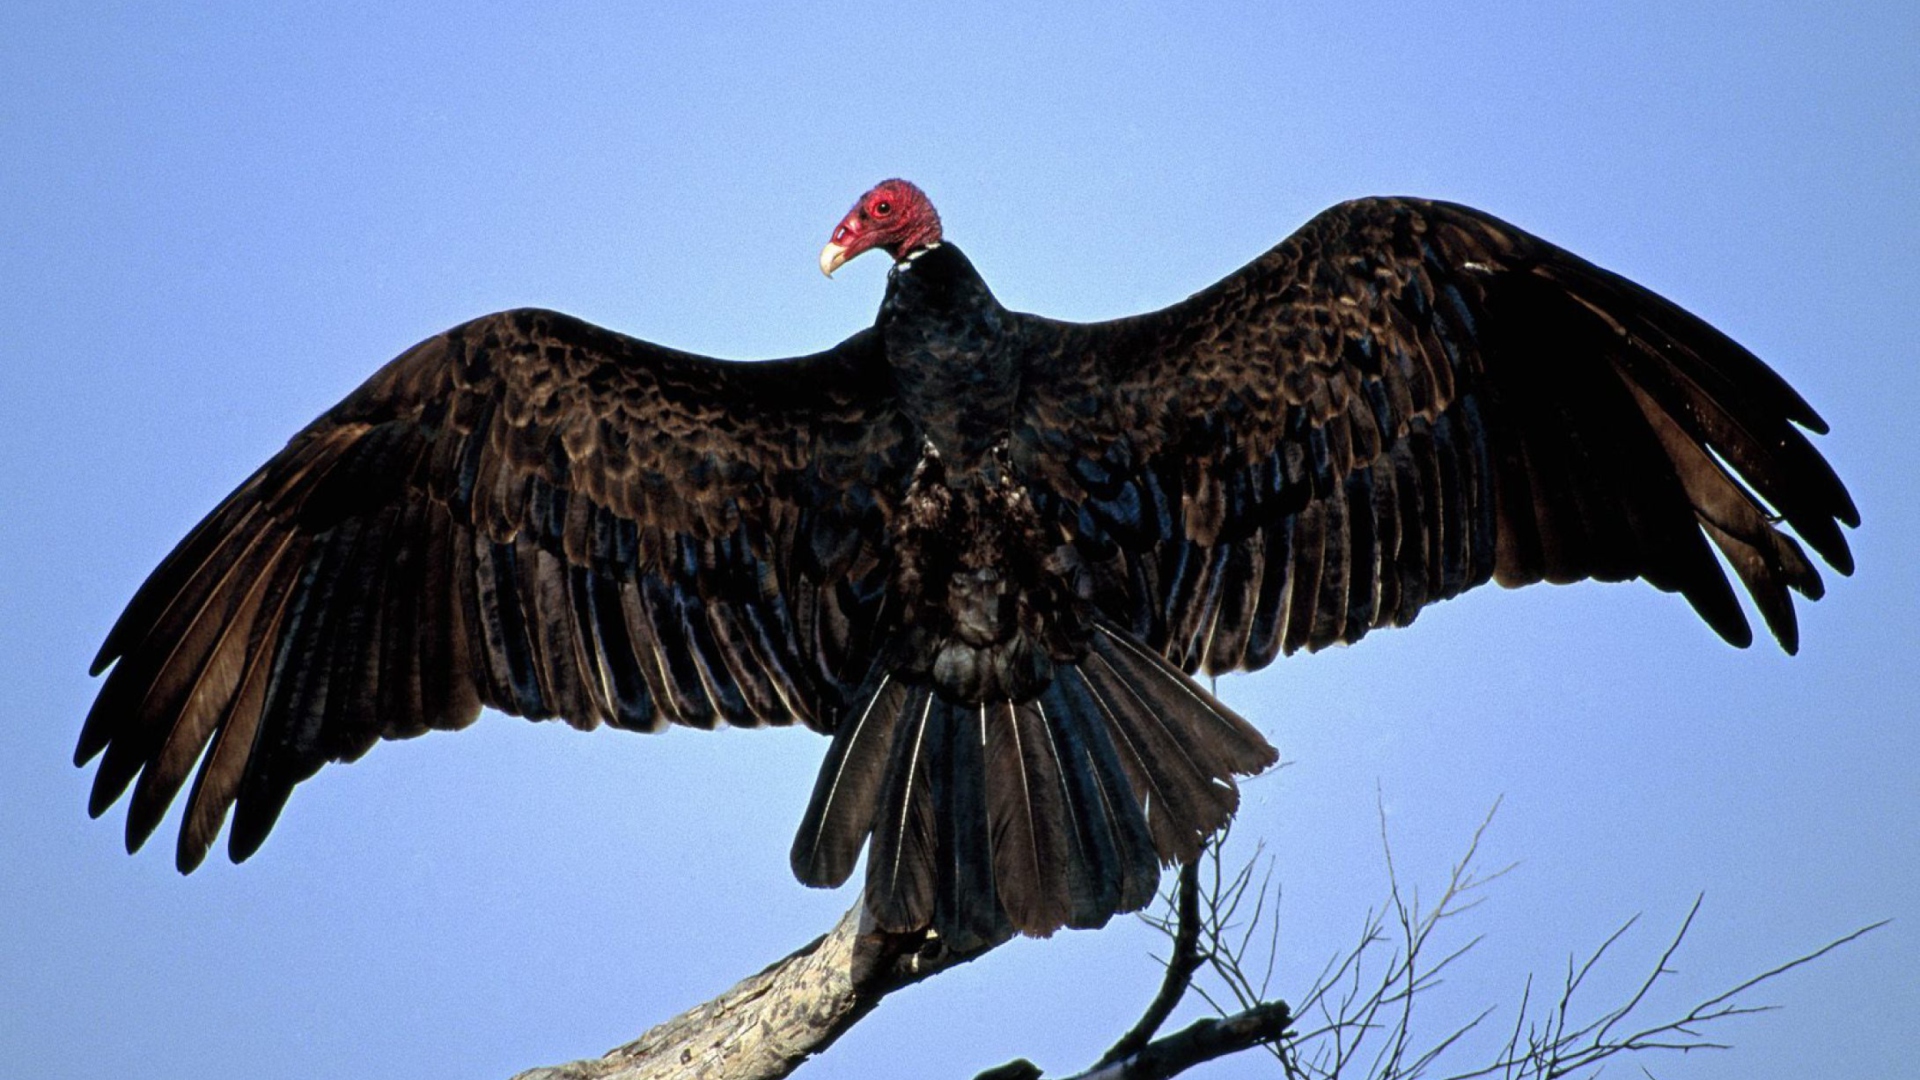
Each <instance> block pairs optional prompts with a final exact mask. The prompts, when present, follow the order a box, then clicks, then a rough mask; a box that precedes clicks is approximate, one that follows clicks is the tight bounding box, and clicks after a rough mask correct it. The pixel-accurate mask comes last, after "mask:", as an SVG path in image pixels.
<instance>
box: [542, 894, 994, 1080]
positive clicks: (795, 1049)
mask: <svg viewBox="0 0 1920 1080" xmlns="http://www.w3.org/2000/svg"><path fill="white" fill-rule="evenodd" d="M865 910H866V905H865V903H864V902H862V903H857V904H855V905H854V906H853V909H852V910H850V911H848V912H847V913H846V914H845V915H843V916H841V918H840V922H839V925H837V926H835V927H834V928H833V930H832V931H830V932H829V933H827V934H826V935H824V936H822V937H820V938H817V939H815V940H814V941H813V942H812V943H810V944H808V945H807V946H805V947H804V948H802V949H800V950H799V951H797V952H795V953H793V954H792V955H790V956H788V957H786V958H785V959H783V960H780V961H778V962H777V963H775V964H773V965H772V966H770V967H768V968H767V969H766V970H764V971H761V972H760V973H759V974H757V975H753V976H751V977H749V978H746V979H743V980H741V982H740V983H739V984H738V985H736V986H734V988H733V989H731V990H728V991H727V992H726V993H724V994H722V995H720V996H719V997H717V998H714V999H713V1000H712V1001H709V1002H707V1003H705V1004H703V1005H699V1006H696V1007H694V1008H692V1009H689V1010H687V1011H686V1012H684V1013H681V1014H680V1015H679V1016H676V1017H674V1018H673V1019H671V1020H668V1021H666V1022H665V1023H662V1024H659V1025H658V1026H656V1027H654V1028H653V1029H652V1030H650V1031H648V1032H647V1033H646V1034H645V1035H642V1036H640V1037H639V1038H638V1039H635V1040H634V1041H632V1042H630V1043H628V1044H626V1045H625V1046H621V1047H618V1048H616V1049H613V1050H610V1051H608V1052H607V1053H606V1054H605V1055H604V1056H602V1057H597V1058H588V1059H585V1060H581V1061H573V1062H569V1063H567V1064H565V1065H555V1066H550V1067H547V1068H540V1069H532V1070H529V1071H527V1072H524V1073H521V1074H520V1075H519V1076H517V1077H515V1078H514V1080H776V1078H778V1077H783V1076H786V1075H788V1074H789V1073H791V1072H793V1070H794V1069H796V1068H798V1067H799V1066H800V1064H801V1063H802V1062H804V1061H806V1060H807V1059H808V1058H809V1057H811V1056H813V1055H814V1054H817V1053H819V1052H820V1051H822V1050H825V1049H826V1048H827V1047H828V1046H830V1045H832V1043H833V1041H834V1040H835V1039H838V1038H839V1037H840V1036H841V1035H843V1034H845V1033H846V1032H847V1030H848V1029H849V1028H851V1027H853V1025H854V1024H856V1023H858V1022H859V1021H860V1019H861V1018H862V1017H864V1016H866V1015H867V1013H869V1012H871V1011H873V1008H874V1006H876V1005H878V1004H879V1003H880V1001H881V999H882V998H885V997H886V996H887V995H888V994H890V993H893V992H894V991H895V990H898V989H900V988H902V987H905V986H910V985H912V984H913V983H916V982H919V981H920V980H922V979H925V978H929V977H931V976H933V975H937V974H939V973H940V972H942V971H945V970H946V969H948V968H950V967H954V966H956V965H959V964H963V963H966V962H967V961H969V960H972V959H974V958H975V957H978V956H981V955H983V954H985V953H986V952H987V950H988V949H991V948H993V947H994V946H995V945H997V944H999V943H998V942H995V943H992V944H989V945H987V946H986V947H984V948H981V949H978V950H976V951H973V952H969V953H964V954H956V953H954V952H952V951H950V950H948V949H947V948H946V947H945V946H944V945H943V944H942V943H941V942H940V941H938V940H937V939H936V938H934V936H933V935H932V934H930V933H926V932H922V933H918V934H887V933H883V932H880V931H878V930H876V929H874V928H873V927H872V926H871V924H869V923H868V922H867V921H866V919H865V918H864V912H865Z"/></svg>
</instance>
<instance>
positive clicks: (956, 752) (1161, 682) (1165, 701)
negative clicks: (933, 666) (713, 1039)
mask: <svg viewBox="0 0 1920 1080" xmlns="http://www.w3.org/2000/svg"><path fill="white" fill-rule="evenodd" d="M856 700H857V701H859V704H857V705H856V707H855V708H854V709H853V710H852V711H851V712H850V713H849V718H848V720H847V722H846V723H844V724H843V725H842V726H841V728H840V730H839V731H837V732H836V733H835V736H834V745H833V747H832V749H831V750H829V751H828V754H827V758H826V761H825V763H824V764H823V766H822V768H821V773H820V779H819V780H818V781H817V782H816V784H815V786H814V794H813V800H812V802H811V803H810V804H809V806H808V809H807V816H806V818H805V820H804V821H803V822H802V824H801V827H800V832H799V835H798V837H797V838H796V840H795V843H794V851H793V864H794V872H795V873H796V875H798V876H799V878H800V880H802V881H803V882H806V883H807V884H810V885H829V886H830V885H838V884H839V883H841V882H842V881H844V880H845V879H846V878H847V876H848V875H849V874H850V873H851V872H852V868H853V863H854V861H855V859H856V858H857V856H858V853H859V849H860V846H861V844H862V842H863V841H864V840H865V839H866V838H867V836H868V835H869V834H871V836H872V838H873V843H872V847H871V849H870V850H869V853H868V860H867V879H866V903H867V909H868V912H869V913H870V914H871V915H872V917H873V918H874V920H875V922H876V923H877V924H878V925H879V926H881V927H882V928H883V929H887V930H891V931H897V932H908V931H914V930H919V929H922V928H925V927H928V926H931V927H933V928H934V929H935V930H937V931H938V932H939V933H940V934H941V936H942V937H944V938H946V939H948V940H949V941H950V942H951V943H953V944H954V945H955V947H960V948H964V947H967V946H968V945H970V944H973V943H978V942H985V941H990V940H997V939H999V938H1003V937H1005V936H1007V935H1008V934H1010V933H1012V932H1013V931H1016V930H1017V931H1019V932H1020V933H1024V934H1030V935H1035V936H1045V935H1047V934H1050V933H1052V932H1053V931H1054V930H1056V929H1058V928H1060V927H1062V926H1074V927H1091V926H1100V925H1103V924H1104V923H1106V921H1107V920H1108V919H1110V918H1111V917H1112V916H1113V915H1114V914H1115V913H1116V912H1124V911H1134V910H1137V909H1139V908H1142V907H1144V906H1146V905H1147V904H1148V903H1150V902H1152V900H1153V897H1154V893H1155V890H1156V889H1157V887H1158V884H1159V877H1160V869H1161V866H1162V865H1163V864H1173V863H1178V862H1184V861H1188V860H1191V859H1192V858H1193V857H1194V856H1195V855H1197V854H1198V852H1199V849H1200V845H1201V843H1202V842H1203V841H1204V840H1205V839H1206V837H1208V836H1209V835H1211V834H1212V833H1213V832H1214V831H1216V830H1217V829H1219V828H1220V827H1221V826H1222V825H1224V824H1225V823H1226V821H1227V819H1228V818H1229V817H1231V816H1232V814H1233V811H1234V809H1235V807H1236V806H1237V805H1238V803H1239V794H1238V791H1237V789H1236V787H1235V785H1234V776H1235V775H1250V774H1252V773H1255V772H1258V771H1260V770H1261V769H1263V768H1265V767H1267V766H1268V765H1271V764H1272V763H1273V762H1274V760H1275V759H1276V757H1277V755H1276V754H1275V752H1274V750H1273V748H1272V747H1271V746H1269V745H1268V744H1267V742H1266V740H1265V739H1264V738H1262V737H1261V736H1260V734H1259V732H1258V731H1257V730H1256V729H1255V728H1254V727H1253V726H1252V725H1250V724H1248V723H1247V722H1246V721H1245V720H1243V719H1241V718H1240V717H1239V716H1237V715H1236V714H1235V713H1234V712H1233V711H1232V710H1231V709H1229V708H1227V707H1226V706H1225V705H1223V704H1221V703H1220V702H1219V701H1218V700H1216V699H1215V698H1214V697H1213V696H1212V695H1211V694H1208V693H1207V692H1206V691H1204V690H1202V689H1201V688H1200V687H1198V686H1196V685H1195V684H1194V683H1193V682H1192V680H1191V679H1189V678H1188V677H1187V676H1186V675H1184V674H1182V673H1181V672H1180V671H1179V670H1178V669H1176V668H1174V667H1173V666H1172V665H1171V664H1168V663H1166V662H1165V661H1164V660H1163V659H1161V658H1159V657H1158V656H1157V655H1156V654H1154V653H1153V652H1152V651H1151V650H1150V649H1148V648H1146V647H1145V646H1143V645H1141V644H1139V643H1138V642H1137V641H1135V640H1133V639H1132V638H1130V637H1129V636H1127V635H1126V634H1125V633H1124V632H1123V631H1119V630H1116V629H1113V628H1110V627H1107V626H1105V625H1104V624H1103V625H1100V626H1098V627H1096V631H1095V635H1094V640H1093V642H1092V646H1091V649H1090V651H1089V652H1088V654H1087V655H1086V656H1085V657H1084V658H1083V659H1082V660H1081V661H1080V662H1079V663H1078V664H1063V665H1060V666H1058V667H1057V668H1056V670H1055V672H1054V678H1053V680H1052V682H1051V683H1050V684H1049V685H1047V686H1046V687H1045V688H1044V689H1043V690H1042V691H1041V692H1040V694H1039V695H1038V696H1037V697H1035V698H1034V699H1033V700H1031V701H1025V702H1012V701H1004V700H1003V701H997V702H987V703H984V704H963V703H959V702H955V701H950V700H948V699H946V698H944V697H943V696H941V695H940V694H939V693H938V692H936V691H935V690H934V689H933V688H932V687H930V686H928V685H926V684H925V683H916V682H909V681H907V680H906V679H905V678H904V677H902V676H899V675H898V674H892V675H883V676H880V677H878V678H877V679H876V680H875V682H874V684H873V688H872V689H871V690H870V691H868V692H867V694H866V696H865V698H864V699H859V698H856Z"/></svg>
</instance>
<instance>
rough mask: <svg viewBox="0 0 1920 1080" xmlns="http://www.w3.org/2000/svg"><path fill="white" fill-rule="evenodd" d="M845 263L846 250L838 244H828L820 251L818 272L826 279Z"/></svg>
mask: <svg viewBox="0 0 1920 1080" xmlns="http://www.w3.org/2000/svg"><path fill="white" fill-rule="evenodd" d="M846 261H847V249H846V248H843V247H841V246H840V245H839V244H828V245H827V246H826V247H823V248H821V249H820V272H821V273H823V274H825V275H827V276H828V277H832V276H833V272H834V271H835V270H838V269H840V264H841V263H843V262H846Z"/></svg>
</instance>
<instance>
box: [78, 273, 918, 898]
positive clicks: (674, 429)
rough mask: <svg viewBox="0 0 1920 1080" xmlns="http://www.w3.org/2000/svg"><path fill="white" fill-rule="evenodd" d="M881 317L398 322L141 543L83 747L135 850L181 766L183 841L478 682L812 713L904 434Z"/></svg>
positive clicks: (628, 720) (863, 617) (100, 804)
mask: <svg viewBox="0 0 1920 1080" xmlns="http://www.w3.org/2000/svg"><path fill="white" fill-rule="evenodd" d="M906 431H907V429H906V427H905V426H904V424H903V422H902V421H901V420H900V418H899V417H898V415H897V414H896V413H895V411H894V409H893V406H892V404H891V396H890V394H889V392H888V390H887V382H886V378H885V361H884V357H883V355H882V353H881V350H880V346H879V343H878V341H877V338H876V336H875V335H874V334H873V333H872V332H871V331H868V332H864V333H862V334H859V335H856V336H855V337H853V338H850V339H849V340H847V341H846V342H844V343H842V344H841V345H839V346H837V347H835V348H833V349H831V350H828V351H827V352H823V353H819V354H816V355H813V356H808V357H802V358H798V359H793V360H782V361H767V362H761V363H730V362H725V361H719V360H711V359H708V358H706V357H700V356H694V355H691V354H687V353H681V352H675V351H673V350H669V349H663V348H660V347H658V346H655V345H650V344H648V343H646V342H642V341H637V340H635V339H633V338H629V337H625V336H623V335H620V334H616V333H612V332H610V331H607V330H603V329H601V328H599V327H596V326H592V325H589V324H587V323H584V322H581V321H580V320H578V319H574V318H571V317H568V316H565V315H561V314H557V313H555V312H550V311H536V310H521V311H509V312H503V313H500V314H497V315H490V316H486V317H484V318H481V319H477V320H475V321H473V322H470V323H467V324H465V325H462V326H459V327H456V328H454V329H452V330H449V331H447V332H446V333H444V334H440V335H438V336H436V337H433V338H430V339H428V340H427V341H424V342H422V343H421V344H419V345H418V346H415V347H414V348H413V349H410V350H408V351H407V352H406V353H405V354H403V355H401V356H400V357H399V358H397V359H395V360H394V361H393V362H392V363H390V364H388V365H387V366H386V367H385V368H383V369H381V370H380V371H379V372H378V373H377V374H375V375H374V376H373V377H372V378H371V379H369V380H368V381H367V382H366V383H365V384H364V385H363V386H361V387H360V388H359V389H358V390H356V391H354V392H353V394H351V395H350V396H349V397H348V398H347V399H346V400H345V401H342V402H341V403H340V404H339V405H338V406H336V407H334V408H333V409H331V410H329V411H328V412H327V413H326V414H325V415H323V416H321V417H320V418H319V419H317V420H315V421H314V422H313V423H312V424H310V425H308V426H307V428H306V429H305V430H303V431H301V432H300V433H299V434H298V435H296V436H294V438H293V439H292V441H291V442H289V443H288V445H287V447H286V448H285V449H284V450H282V451H281V452H280V453H278V454H277V455H275V456H274V457H273V459H272V460H270V461H269V462H267V464H266V465H264V466H262V467H261V468H260V469H259V470H258V471H257V472H255V473H254V474H253V475H252V476H251V477H249V478H248V479H247V480H246V482H244V483H243V484H241V485H240V487H239V488H238V489H237V490H236V491H234V493H233V494H232V495H230V496H228V497H227V499H226V501H225V502H223V503H222V504H221V505H220V506H219V507H218V508H217V509H215V510H214V512H213V513H212V514H210V515H209V516H208V517H207V518H206V520H204V521H203V522H201V523H200V525H199V526H198V527H196V528H195V529H194V530H193V532H192V533H191V534H189V535H188V536H187V538H186V539H185V540H183V541H182V542H181V543H180V545H179V546H178V547H176V548H175V549H174V551H173V553H172V554H171V555H169V556H168V557H167V559H166V560H165V561H164V562H163V563H162V564H161V565H160V567H159V568H158V569H157V570H155V571H154V573H153V574H152V576H151V577H149V578H148V580H147V582H146V584H145V585H143V586H142V587H141V589H140V591H139V592H138V594H137V595H136V596H135V597H134V599H133V601H132V602H131V603H130V604H129V605H128V607H127V610H126V612H125V614H123V615H122V616H121V618H120V620H119V622H118V623H117V624H116V625H115V627H114V628H113V630H112V632H111V633H110V634H109V635H108V637H107V640H106V643H105V645H104V646H103V647H102V649H101V651H100V655H99V658H98V659H97V660H96V661H95V668H94V670H95V671H96V673H97V672H99V671H100V670H103V669H105V668H106V667H107V666H108V665H112V671H111V672H110V673H109V674H108V676H107V679H106V682H105V683H104V685H103V686H102V687H101V690H100V694H99V697H98V699H97V700H96V702H95V704H94V707H93V710H92V712H91V713H90V714H89V715H88V717H87V722H86V725H85V728H84V730H83V731H82V734H81V736H80V743H79V747H78V749H77V751H76V754H75V758H76V761H78V762H80V763H85V762H86V761H87V760H89V759H91V758H92V757H94V756H95V755H96V754H100V753H101V752H102V751H103V750H104V751H105V757H104V758H103V759H102V761H101V763H100V766H99V771H98V773H97V774H96V776H95V782H94V788H93V800H92V810H93V812H94V813H95V814H96V815H98V814H99V813H101V812H102V811H104V810H105V809H106V807H108V806H109V805H111V804H112V803H113V802H114V801H115V800H116V799H118V798H119V796H120V795H121V794H122V793H123V792H124V791H125V790H126V789H127V787H128V786H129V785H130V784H133V783H134V781H135V779H136V777H137V778H138V783H137V785H135V787H134V795H133V800H132V804H131V806H130V808H129V810H128V816H127V840H128V845H129V848H134V847H138V846H139V845H140V844H141V843H142V842H143V841H144V840H145V839H146V838H147V836H148V835H150V834H151V833H152V831H153V829H154V828H155V827H156V826H157V825H158V823H159V821H160V818H161V816H162V815H163V814H164V813H165V811H166V808H167V805H168V804H169V803H170V802H171V801H172V799H173V798H174V796H175V795H176V794H177V793H178V791H179V790H180V788H181V786H182V785H183V783H184V782H185V780H186V778H187V776H188V775H189V773H192V772H194V768H195V765H196V763H198V773H197V777H196V779H195V781H194V785H193V793H192V795H191V797H190V799H189V804H188V808H187V812H186V819H185V821H184V823H183V824H182V826H181V833H180V844H179V850H178V862H179V864H180V866H181V868H182V869H183V870H184V869H191V868H192V867H193V866H195V865H197V864H198V863H199V862H200V860H201V859H202V858H203V857H204V855H205V853H206V850H207V848H208V846H209V845H210V844H211V843H212V842H213V840H214V838H215V836H216V835H217V834H218V832H219V830H220V827H221V824H222V822H223V821H224V820H225V817H226V814H227V810H228V808H229V807H236V811H235V818H234V826H233V830H232V834H231V836H230V838H229V839H230V848H231V851H232V853H233V856H234V857H235V858H236V859H240V858H245V857H246V856H247V855H248V854H250V853H251V852H252V851H253V850H254V849H255V848H257V847H258V846H259V844H260V842H261V841H262V840H263V839H264V838H265V837H266V834H267V831H268V830H269V829H270V828H271V827H272V824H273V821H274V819H275V818H276V817H277V816H278V814H279V811H280V808H281V806H282V805H283V804H284V803H285V801H286V798H287V795H288V793H289V792H290V790H291V789H292V787H293V785H294V784H296V783H298V782H300V781H301V780H304V779H306V778H307V777H309V776H311V775H313V773H314V772H315V771H316V770H317V769H319V768H320V766H321V765H323V764H325V763H326V762H327V761H330V760H331V761H344V760H352V759H354V758H356V757H358V756H359V755H361V754H363V753H365V752H366V751H367V749H368V748H369V747H371V746H372V745H373V744H374V743H375V742H377V741H378V740H380V739H382V738H404V737H408V736H412V735H417V734H419V733H421V732H423V731H426V730H428V729H430V728H458V727H462V726H464V725H466V724H468V723H470V722H472V720H473V719H474V717H475V716H476V715H477V714H478V713H479V710H480V708H481V706H483V705H486V706H492V707H494V708H498V709H502V710H505V711H507V712H510V713H514V714H517V715H520V716H525V717H530V718H535V719H543V718H549V717H559V718H564V719H565V720H567V721H568V722H570V723H572V724H574V725H577V726H582V727H591V726H593V725H594V724H596V723H600V722H603V721H604V722H606V723H609V724H612V725H615V726H619V727H626V728H635V729H641V730H650V729H653V728H656V727H658V726H659V725H661V724H662V723H665V722H669V721H671V722H674V723H683V724H691V725H695V726H702V727H710V726H713V725H714V724H716V723H719V722H723V721H724V722H727V723H732V724H744V725H753V724H786V723H791V722H793V721H794V720H800V721H802V722H805V723H808V724H810V725H815V726H821V727H825V726H828V725H830V724H831V722H832V720H833V710H834V709H836V708H837V707H838V699H839V695H840V693H841V692H842V690H843V689H844V688H845V687H846V686H847V684H849V683H851V682H857V681H858V680H859V679H861V678H862V677H863V676H864V674H865V670H866V666H867V662H868V651H869V648H870V646H871V645H872V644H873V642H872V637H873V634H874V630H875V625H876V620H877V619H879V618H880V609H881V605H882V604H883V603H884V596H885V585H886V581H887V575H888V572H889V568H890V554H889V547H888V541H887V538H886V529H885V520H886V516H887V513H888V506H889V500H890V499H891V498H892V497H893V494H894V493H895V492H897V491H898V490H900V488H902V487H903V486H904V479H903V478H902V474H903V473H904V472H905V471H906V470H907V469H908V468H910V467H911V464H912V461H913V456H914V454H915V453H916V452H917V449H918V447H917V446H916V445H915V444H914V443H913V442H912V441H911V439H910V438H909V437H908V436H907V435H906Z"/></svg>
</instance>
